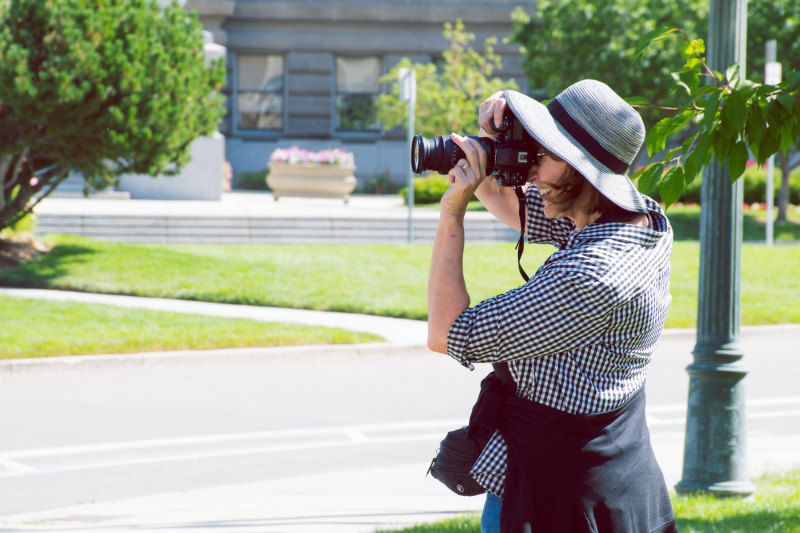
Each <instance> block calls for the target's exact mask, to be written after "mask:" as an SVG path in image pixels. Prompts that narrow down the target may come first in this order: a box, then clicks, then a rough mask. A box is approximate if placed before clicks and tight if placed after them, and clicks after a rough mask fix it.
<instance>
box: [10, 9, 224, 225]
mask: <svg viewBox="0 0 800 533" xmlns="http://www.w3.org/2000/svg"><path fill="white" fill-rule="evenodd" d="M205 61H206V60H205V54H204V51H203V34H202V27H201V25H200V23H199V22H198V21H197V17H196V15H194V14H189V13H187V12H186V11H184V10H183V9H181V8H180V6H179V5H178V4H177V2H173V4H172V5H171V6H168V7H165V8H163V9H162V7H161V6H160V5H159V3H158V2H157V1H156V0H0V179H1V180H2V191H0V228H2V227H6V226H10V225H13V224H14V223H15V222H16V221H17V220H19V219H21V218H22V217H23V216H25V215H26V214H27V213H29V212H31V210H32V209H33V206H34V205H35V204H36V203H37V202H38V201H40V200H41V199H42V198H44V197H45V196H47V195H48V194H50V193H51V192H52V191H53V190H54V189H55V188H56V187H57V186H58V184H59V183H61V182H62V181H63V180H64V179H65V178H66V177H67V176H68V175H69V174H70V173H71V172H77V173H80V174H82V175H83V177H84V178H85V180H86V182H87V189H102V188H104V187H107V186H108V185H110V184H111V183H113V182H114V179H115V177H117V176H119V175H120V174H123V173H127V172H134V173H141V174H151V175H154V176H155V175H158V174H170V173H175V172H177V170H178V169H179V168H180V166H182V165H184V164H185V163H186V162H187V161H188V159H189V147H190V144H191V142H192V141H193V140H194V139H195V138H196V137H198V136H200V135H205V134H210V133H211V132H212V131H214V129H215V128H216V124H217V122H218V121H219V120H220V118H221V117H222V115H223V113H224V106H223V104H224V102H223V99H222V98H223V97H222V96H221V94H220V93H219V92H218V90H219V89H220V88H221V87H222V84H223V80H224V75H225V73H224V66H223V64H222V62H221V61H220V62H217V63H216V64H214V65H212V66H207V65H206V62H205Z"/></svg>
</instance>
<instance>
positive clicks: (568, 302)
mask: <svg viewBox="0 0 800 533" xmlns="http://www.w3.org/2000/svg"><path fill="white" fill-rule="evenodd" d="M616 299H617V295H616V293H615V291H614V290H613V289H612V288H610V287H608V286H606V285H605V284H603V283H601V282H600V281H598V280H597V279H595V278H593V277H591V276H587V275H584V274H581V273H572V274H570V275H565V274H564V273H560V272H554V273H544V274H542V273H538V274H537V275H536V276H534V277H533V278H531V280H530V281H529V282H528V283H526V284H525V285H523V286H521V287H518V288H516V289H513V290H511V291H508V292H506V293H504V294H501V295H499V296H495V297H494V298H489V299H487V300H484V301H483V302H481V303H479V304H478V305H476V306H475V307H471V308H468V309H466V310H465V311H464V312H463V313H461V315H459V317H458V318H457V319H456V320H455V321H454V322H453V324H452V325H451V327H450V331H449V333H448V338H447V353H448V355H450V357H452V358H454V359H455V360H457V361H458V362H460V363H461V364H462V365H464V366H469V365H471V364H472V363H493V362H500V361H510V360H515V359H521V358H526V357H537V356H542V355H548V354H555V353H562V352H565V351H569V350H574V349H577V348H581V347H584V346H587V345H590V344H593V343H597V342H599V339H600V338H601V337H602V334H603V332H604V330H605V329H606V327H607V320H608V317H609V315H610V312H611V310H612V309H613V308H614V305H615V301H616Z"/></svg>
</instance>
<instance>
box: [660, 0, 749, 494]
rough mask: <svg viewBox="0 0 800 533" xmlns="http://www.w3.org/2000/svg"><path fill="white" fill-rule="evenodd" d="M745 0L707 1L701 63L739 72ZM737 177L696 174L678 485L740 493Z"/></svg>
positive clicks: (743, 478) (743, 452)
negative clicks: (695, 287)
mask: <svg viewBox="0 0 800 533" xmlns="http://www.w3.org/2000/svg"><path fill="white" fill-rule="evenodd" d="M746 32H747V0H710V9H709V23H708V42H707V46H706V49H707V50H708V63H709V66H710V67H711V68H712V69H713V70H716V71H720V72H724V71H725V70H726V68H727V67H728V65H730V64H732V63H734V62H738V63H739V65H740V71H739V75H740V77H742V78H743V77H744V70H745V69H744V62H745V51H746ZM743 198H744V194H743V188H742V180H737V181H736V183H734V184H731V180H730V174H729V172H728V167H727V165H724V166H722V165H720V164H719V162H718V161H717V160H716V159H712V162H711V164H710V165H709V166H708V168H707V169H706V170H705V173H704V174H703V184H702V189H701V202H702V211H701V215H700V283H699V298H698V312H697V315H698V316H697V343H696V345H695V347H694V351H693V352H692V353H693V356H694V361H693V362H692V364H691V365H689V367H688V368H687V369H686V370H687V372H688V373H689V401H688V412H687V417H686V438H685V444H684V456H683V478H682V479H681V481H680V482H679V483H678V484H677V485H676V486H675V489H676V490H677V491H678V492H682V493H683V492H695V491H704V492H710V493H713V494H718V495H726V496H734V495H748V494H752V493H753V492H754V491H755V487H754V486H753V484H752V483H750V482H749V481H748V479H747V448H746V442H745V439H746V429H745V395H744V377H745V375H746V374H747V367H746V366H745V365H744V364H743V363H742V362H741V359H742V357H743V356H744V353H743V351H742V348H741V345H740V342H739V323H740V302H741V295H740V280H741V244H742V201H743Z"/></svg>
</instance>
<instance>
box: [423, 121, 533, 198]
mask: <svg viewBox="0 0 800 533" xmlns="http://www.w3.org/2000/svg"><path fill="white" fill-rule="evenodd" d="M491 127H492V128H493V129H494V130H495V132H497V133H498V135H497V137H495V138H494V139H493V138H491V137H473V136H470V137H469V138H470V139H475V140H476V141H478V142H479V143H480V144H481V146H483V149H484V150H486V154H487V160H486V172H487V174H488V175H490V176H492V177H493V178H494V179H496V180H497V184H498V185H501V186H503V187H521V186H522V185H524V184H525V183H526V182H527V181H528V169H530V167H531V166H533V165H536V164H538V163H539V155H538V145H537V143H536V141H534V140H533V137H531V136H530V135H529V134H528V132H527V131H525V128H524V127H523V126H522V123H520V122H519V120H517V119H516V117H514V115H513V114H512V113H511V112H510V111H508V110H506V113H505V115H504V116H503V121H502V122H501V123H500V125H499V126H497V125H495V124H494V123H492V125H491ZM463 157H465V154H464V151H463V150H462V149H461V148H459V147H458V145H457V144H456V143H454V142H453V141H452V139H450V136H449V135H448V136H444V135H442V136H440V137H439V138H437V139H426V138H425V137H423V136H422V135H421V134H418V135H416V136H415V137H414V140H413V141H412V143H411V169H412V170H413V171H414V173H415V174H421V173H422V172H424V171H426V170H433V171H434V172H438V173H439V174H447V173H448V172H449V171H450V169H451V168H453V167H454V166H456V162H457V161H458V160H459V159H461V158H463Z"/></svg>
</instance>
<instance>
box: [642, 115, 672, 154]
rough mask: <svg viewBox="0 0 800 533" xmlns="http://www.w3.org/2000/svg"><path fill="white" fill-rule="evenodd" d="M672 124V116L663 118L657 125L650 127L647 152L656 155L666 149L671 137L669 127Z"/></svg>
mask: <svg viewBox="0 0 800 533" xmlns="http://www.w3.org/2000/svg"><path fill="white" fill-rule="evenodd" d="M671 124H672V118H670V117H667V118H662V119H661V120H659V121H658V122H657V123H656V125H655V126H653V127H652V128H650V132H649V133H648V134H647V153H648V154H649V155H650V157H654V156H655V155H656V154H657V153H658V152H660V151H661V150H663V149H664V147H665V146H666V145H667V139H669V128H670V125H671Z"/></svg>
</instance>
